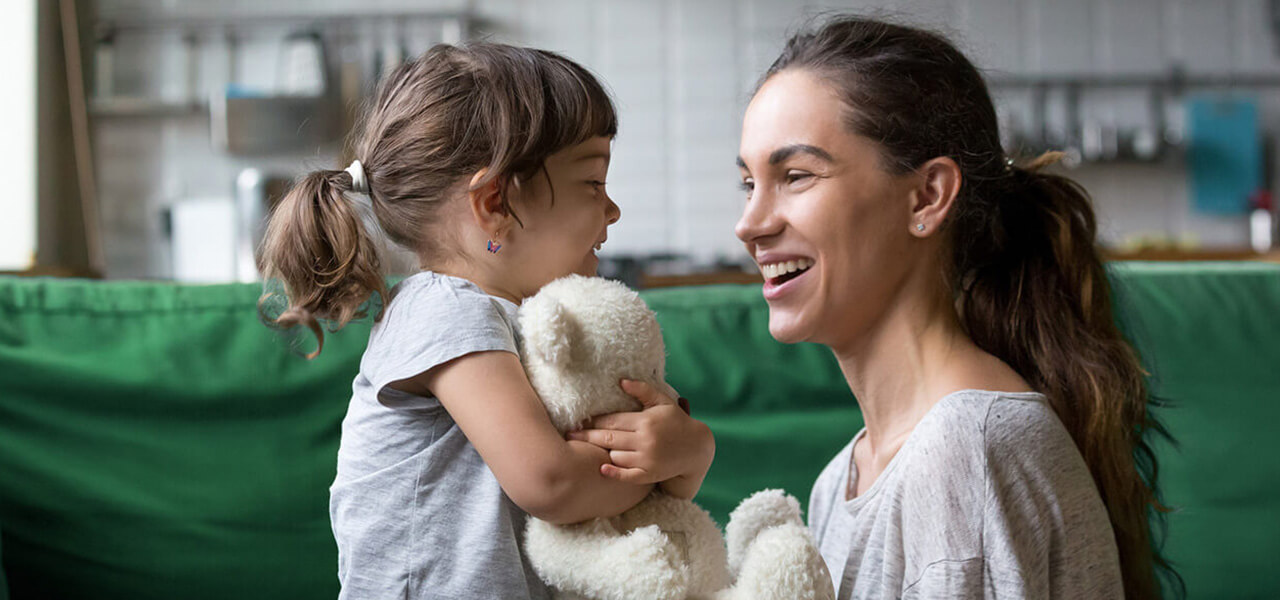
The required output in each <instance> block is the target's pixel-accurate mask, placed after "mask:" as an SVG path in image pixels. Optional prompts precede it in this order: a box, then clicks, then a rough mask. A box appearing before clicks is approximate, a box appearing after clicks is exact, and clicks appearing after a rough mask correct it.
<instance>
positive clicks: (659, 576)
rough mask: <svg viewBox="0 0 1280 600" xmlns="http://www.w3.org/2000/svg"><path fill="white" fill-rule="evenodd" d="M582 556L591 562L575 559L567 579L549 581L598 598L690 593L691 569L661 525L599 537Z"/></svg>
mask: <svg viewBox="0 0 1280 600" xmlns="http://www.w3.org/2000/svg"><path fill="white" fill-rule="evenodd" d="M576 554H577V556H578V557H580V558H583V559H585V560H572V561H569V562H570V563H572V567H573V568H572V569H571V572H569V573H565V577H561V578H558V579H557V580H555V581H551V580H547V579H546V577H544V578H543V580H544V581H547V583H548V584H550V585H551V586H552V587H554V588H556V589H557V590H559V591H560V592H562V593H568V594H578V595H581V596H583V597H586V598H592V599H594V600H652V599H658V600H683V599H684V598H685V597H686V596H688V588H689V571H688V568H687V567H686V566H685V565H684V564H683V563H682V562H681V561H680V560H679V551H678V550H677V549H676V548H675V547H674V546H673V545H672V543H671V541H670V540H669V539H668V538H667V536H666V535H665V534H663V533H662V531H661V530H659V529H658V528H657V527H656V526H649V527H641V528H639V529H636V530H634V531H632V532H630V533H627V534H625V535H622V536H619V537H614V538H611V539H607V540H596V541H595V542H594V543H591V544H590V547H589V548H586V547H579V548H577V549H576ZM534 566H535V568H536V567H537V563H535V564H534ZM539 575H543V572H542V571H539ZM562 595H564V594H562ZM567 597H573V596H567Z"/></svg>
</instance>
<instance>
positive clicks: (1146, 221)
mask: <svg viewBox="0 0 1280 600" xmlns="http://www.w3.org/2000/svg"><path fill="white" fill-rule="evenodd" d="M464 6H469V7H470V8H471V9H472V10H473V11H474V12H475V14H477V15H478V16H479V18H480V23H481V25H482V29H483V32H484V33H485V34H486V35H488V36H489V37H490V38H491V39H494V40H497V41H506V42H512V43H520V44H528V45H533V46H539V47H545V48H549V49H553V50H557V51H560V52H563V53H565V54H567V55H568V56H570V57H572V58H574V59H577V60H579V61H581V62H583V63H584V64H586V65H587V66H589V67H590V68H592V69H593V70H595V71H596V72H597V73H598V74H599V75H600V76H601V77H602V78H603V79H604V80H605V82H606V83H607V85H608V86H609V87H610V88H611V89H612V91H613V93H614V95H615V98H616V100H617V103H618V106H619V109H620V114H621V131H620V134H619V136H618V139H617V141H616V143H615V158H614V163H613V166H612V168H611V173H610V178H609V179H610V191H611V193H612V195H613V196H614V197H615V199H616V200H617V201H618V203H619V204H620V205H621V207H622V211H623V214H624V218H623V220H622V221H621V222H620V223H619V224H618V225H617V226H615V227H614V228H613V230H612V233H611V239H610V242H609V244H608V246H607V247H606V251H607V252H612V253H647V252H657V251H677V252H686V253H690V254H692V255H694V256H695V257H697V258H698V259H699V260H711V259H714V258H717V257H730V258H738V257H739V256H740V254H741V252H740V247H739V244H738V242H737V240H736V239H735V238H734V237H733V233H732V225H733V223H734V222H735V221H736V219H737V217H738V212H739V210H740V209H741V194H740V192H739V191H738V189H737V178H738V177H737V173H736V168H735V167H734V166H733V159H734V156H735V155H736V149H737V143H738V127H739V123H740V119H741V114H742V110H743V109H744V108H745V106H746V103H747V101H748V100H749V94H750V91H751V90H752V88H753V86H754V85H755V82H756V79H757V77H758V76H759V74H760V73H761V72H762V71H763V70H764V69H765V68H766V67H767V66H768V64H769V63H770V62H772V60H773V58H774V57H775V56H776V54H777V52H778V51H779V49H780V48H781V44H782V42H783V40H784V39H785V36H786V34H787V32H788V31H791V30H794V29H795V28H796V27H797V26H798V25H799V24H800V23H801V22H803V21H804V20H805V19H806V18H808V17H810V16H812V15H814V14H817V13H820V12H821V11H825V10H832V9H853V10H858V11H864V12H866V11H871V12H873V13H876V14H888V15H894V16H897V17H898V18H900V19H902V20H906V21H909V22H912V23H916V24H921V25H926V26H932V27H935V28H938V29H940V30H941V31H943V32H945V33H947V34H949V35H951V36H952V37H953V38H954V39H956V40H957V42H958V43H959V44H960V45H961V46H962V47H963V48H965V49H966V50H967V51H969V52H970V54H971V56H972V57H973V58H974V60H975V62H977V63H978V64H979V66H981V67H983V68H984V69H986V70H987V71H988V72H989V73H991V74H993V75H1009V74H1023V73H1038V72H1045V73H1057V74H1065V73H1070V74H1077V73H1105V74H1132V73H1147V74H1158V73H1163V72H1164V70H1165V69H1167V68H1168V67H1169V66H1170V65H1173V64H1183V65H1185V66H1186V68H1188V69H1189V70H1190V72H1192V73H1224V72H1227V73H1230V72H1235V73H1250V74H1271V75H1276V74H1280V59H1277V49H1278V48H1280V46H1278V45H1277V44H1276V41H1275V40H1274V39H1273V36H1272V31H1271V27H1270V24H1269V23H1270V15H1269V5H1268V0H1221V1H1216V0H1215V1H1211V0H1078V1H1077V0H1071V1H1063V0H906V1H896V2H895V1H891V0H849V1H845V2H839V1H826V2H805V3H800V2H791V1H788V0H470V1H463V0H429V1H423V0H364V1H362V2H360V3H359V6H358V9H359V11H361V12H362V13H364V14H377V13H379V12H387V13H396V12H413V11H429V10H450V9H457V8H460V7H464ZM353 10H354V8H353V3H352V2H351V1H350V0H279V1H276V2H271V3H263V2H260V1H255V0H235V1H234V2H223V3H218V4H216V5H215V4H212V3H199V2H193V1H179V0H100V2H99V14H100V15H102V16H105V17H110V16H112V15H124V14H136V13H138V12H145V11H160V12H164V13H168V14H194V15H201V14H212V13H213V12H214V11H235V12H236V13H237V14H243V15H250V16H261V15H279V14H287V13H293V12H298V11H305V12H307V13H308V14H315V15H324V14H339V13H348V12H351V11H353ZM365 34H366V37H370V36H380V34H379V33H378V32H377V31H372V32H365ZM410 35H411V38H412V39H411V40H410V44H409V46H410V49H411V50H412V51H420V50H421V49H422V47H425V44H426V43H427V42H426V41H424V40H419V39H418V38H419V37H421V35H414V34H412V30H410ZM281 36H282V33H280V32H266V33H263V34H260V35H259V36H257V37H251V38H248V39H244V40H242V41H241V52H240V53H239V56H240V58H239V60H238V61H237V62H236V64H235V65H234V67H232V66H231V65H229V64H227V60H226V56H227V53H226V50H225V47H221V49H220V46H219V44H221V43H222V42H221V40H218V39H214V40H208V43H207V44H204V45H203V47H204V50H203V51H202V54H201V55H200V57H199V61H200V62H199V64H200V65H201V68H200V71H201V76H200V78H199V79H198V81H197V85H198V87H199V89H200V90H201V91H202V93H205V92H208V91H209V90H216V89H220V87H221V86H222V85H224V84H225V83H226V79H227V77H228V76H229V75H228V74H229V73H230V72H231V70H232V69H233V68H234V72H235V73H236V76H237V79H238V80H239V82H240V83H245V84H251V85H261V86H268V85H271V83H272V82H273V81H275V80H276V79H277V73H276V72H275V69H276V64H277V54H278V52H279V38H280V37H281ZM152 38H154V39H145V40H134V41H130V42H127V43H122V44H121V48H120V50H119V51H118V52H117V58H116V63H117V70H118V73H117V79H116V81H115V87H116V89H117V90H127V91H130V92H133V91H137V92H139V93H148V94H158V95H159V96H161V97H177V96H181V95H182V94H183V93H184V90H185V89H186V88H185V87H184V86H185V85H186V83H185V80H184V79H183V77H184V75H183V64H184V63H183V62H182V61H183V58H182V54H181V53H180V52H178V51H177V48H176V47H175V45H176V44H179V42H178V41H176V38H175V36H173V35H170V36H169V37H168V38H164V36H152ZM417 42H422V43H417ZM365 45H366V46H369V45H370V43H368V42H366V44H365ZM366 51H367V50H366ZM130 60H132V62H131V63H130V62H129V61H130ZM1278 95H1280V94H1278V93H1277V92H1268V93H1264V94H1262V98H1263V99H1264V101H1265V102H1264V110H1263V115H1264V121H1265V122H1267V123H1268V126H1269V127H1272V131H1275V130H1276V129H1277V128H1280V122H1278V121H1280V98H1277V96H1278ZM1002 97H1004V98H1006V99H1007V101H1008V103H1009V104H1008V105H1007V106H1006V109H1005V110H1003V111H1002V112H1005V113H1008V114H1014V113H1017V112H1018V111H1019V110H1024V109H1025V105H1026V95H1025V94H1022V95H1019V94H1018V93H1017V92H1011V91H1007V92H1004V93H1002ZM1020 98H1021V100H1019V99H1020ZM1019 102H1021V104H1019ZM1145 102H1146V101H1145V97H1144V96H1142V95H1141V94H1134V93H1131V92H1096V93H1092V94H1090V95H1089V99H1088V103H1087V105H1086V109H1085V114H1086V115H1087V116H1088V117H1089V118H1094V119H1098V120H1100V121H1102V122H1106V123H1111V124H1115V125H1125V124H1132V123H1135V122H1138V123H1142V122H1145V121H1146V120H1148V119H1149V115H1148V114H1147V109H1146V104H1145ZM1019 106H1022V109H1019ZM1170 114H1172V115H1173V116H1174V117H1175V118H1176V117H1177V115H1178V114H1179V113H1178V110H1177V108H1176V106H1175V107H1171V109H1170ZM1058 122H1059V123H1060V122H1061V118H1060V117H1059V118H1058ZM1174 124H1175V125H1176V123H1174ZM1060 126H1061V125H1059V127H1060ZM96 134H97V149H98V157H99V165H98V168H99V173H100V177H101V189H102V196H103V198H102V204H103V213H104V217H103V218H104V222H105V225H106V227H107V238H106V246H107V253H108V260H109V269H110V274H111V275H112V276H122V277H165V276H167V275H168V272H167V270H168V269H169V261H168V258H167V256H166V254H165V251H166V250H165V249H166V248H167V245H166V242H165V240H164V238H163V231H162V229H161V228H160V226H159V223H160V220H159V212H160V210H161V209H162V208H163V207H164V206H166V205H167V204H169V203H172V202H176V201H180V199H181V198H183V197H207V196H210V195H217V194H225V195H227V196H230V195H231V193H232V183H233V179H234V176H235V174H236V173H237V172H238V171H239V170H240V169H241V168H244V167H246V166H264V165H263V164H260V163H266V164H265V166H266V167H268V168H270V169H275V170H278V171H281V172H285V173H288V174H291V175H293V174H298V173H300V172H301V171H302V170H303V169H304V168H305V167H317V166H322V167H327V166H330V165H331V164H333V161H334V159H333V156H335V155H336V153H337V146H336V145H335V146H332V147H326V148H319V149H314V150H313V151H311V152H304V153H299V154H297V155H293V156H277V157H273V158H272V159H270V160H253V159H248V158H239V157H228V156H225V155H222V154H221V153H219V152H218V151H216V150H214V149H212V148H211V147H210V145H209V135H208V127H207V122H206V121H204V120H203V119H201V118H199V117H182V118H161V119H113V120H109V121H103V122H99V123H98V124H97V126H96ZM1075 175H1076V176H1078V178H1079V179H1080V180H1081V181H1082V182H1083V183H1084V184H1085V185H1086V186H1087V187H1088V188H1089V189H1090V191H1091V192H1092V193H1093V195H1094V198H1095V201H1096V203H1097V205H1098V208H1099V212H1100V215H1101V222H1102V231H1103V238H1104V240H1106V241H1108V242H1117V241H1122V240H1124V239H1126V238H1129V237H1131V236H1134V235H1154V236H1167V237H1171V238H1175V239H1178V238H1190V239H1196V240H1198V241H1199V242H1201V243H1203V244H1205V245H1230V246H1240V245H1243V244H1244V243H1245V241H1246V240H1245V237H1244V236H1245V232H1246V229H1245V227H1244V221H1243V219H1240V218H1211V217H1205V216H1202V215H1197V214H1195V213H1194V212H1192V211H1191V210H1190V208H1189V202H1188V199H1187V185H1186V181H1185V180H1186V173H1185V171H1184V169H1183V168H1182V166H1181V164H1180V163H1179V162H1178V161H1177V160H1176V159H1174V160H1171V161H1169V162H1166V163H1161V164H1149V165H1132V164H1129V165H1095V166H1088V167H1085V168H1082V169H1080V170H1078V171H1076V172H1075Z"/></svg>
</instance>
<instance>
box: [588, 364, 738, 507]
mask: <svg viewBox="0 0 1280 600" xmlns="http://www.w3.org/2000/svg"><path fill="white" fill-rule="evenodd" d="M621 385H622V391H624V392H626V393H627V394H628V395H630V396H632V397H634V398H635V399H637V400H639V401H640V404H641V405H642V406H643V407H644V408H643V410H641V411H640V412H623V413H614V414H611V415H603V416H601V417H597V418H595V419H593V420H592V421H591V422H590V423H588V424H587V428H585V429H582V430H580V431H572V432H569V434H568V435H567V437H568V438H569V439H571V440H578V441H583V442H589V443H592V444H595V445H596V446H599V447H601V448H604V449H605V450H607V451H609V460H610V461H611V463H612V464H604V465H601V466H600V474H601V475H604V476H605V477H609V478H611V479H616V480H619V481H623V482H627V483H636V484H645V483H659V482H660V483H661V487H662V489H663V491H665V492H667V493H668V494H671V495H672V496H676V497H679V498H686V499H691V498H693V497H694V495H696V494H697V493H698V489H699V488H700V487H702V479H703V478H704V477H705V476H706V474H707V469H709V468H710V467H711V460H712V459H713V458H714V457H715V438H714V437H713V436H712V434H711V429H710V428H708V427H707V426H706V425H705V424H703V423H702V422H701V421H698V420H697V419H694V418H692V417H690V416H689V415H688V413H686V412H685V411H684V410H683V409H681V408H680V407H679V406H678V405H677V402H676V399H675V398H672V397H670V396H668V395H666V394H663V393H661V392H659V391H658V390H656V389H654V387H653V386H651V385H649V384H647V383H644V382H642V381H632V380H628V379H624V380H622V382H621Z"/></svg>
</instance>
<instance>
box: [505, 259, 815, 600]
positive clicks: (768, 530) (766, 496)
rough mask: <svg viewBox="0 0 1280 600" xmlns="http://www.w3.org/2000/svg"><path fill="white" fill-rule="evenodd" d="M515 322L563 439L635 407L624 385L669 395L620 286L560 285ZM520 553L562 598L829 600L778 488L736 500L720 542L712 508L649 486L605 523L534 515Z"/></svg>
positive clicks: (649, 339) (658, 359) (639, 316)
mask: <svg viewBox="0 0 1280 600" xmlns="http://www.w3.org/2000/svg"><path fill="white" fill-rule="evenodd" d="M517 320H518V331H519V332H520V344H521V361H522V362H523V364H524V368H525V371H526V372H527V373H528V376H529V381H530V383H531V384H532V385H533V388H534V390H535V391H536V392H537V393H538V395H539V397H540V398H541V399H542V401H543V403H544V404H545V405H546V409H547V414H548V415H550V417H551V421H552V423H553V424H554V425H555V427H556V428H557V429H558V430H559V431H560V432H561V433H562V434H563V433H565V432H568V431H571V430H574V429H577V428H580V427H582V426H583V425H584V424H585V423H586V422H587V421H588V420H590V419H591V418H593V417H596V416H599V415H604V414H608V413H614V412H622V411H632V410H639V409H640V404H639V402H638V401H637V400H636V399H635V398H632V397H631V396H628V395H627V394H625V393H624V392H623V391H622V390H621V388H620V387H619V385H618V382H619V380H621V379H623V378H627V379H634V380H638V381H645V382H648V383H649V384H651V385H654V386H656V387H657V388H658V389H661V390H665V391H667V392H668V393H669V395H671V396H673V397H674V396H675V395H676V394H675V393H674V390H672V389H671V388H670V386H668V385H667V384H666V373H665V368H666V351H665V348H664V346H663V341H662V331H661V330H660V329H659V327H658V322H657V319H656V318H655V316H654V314H653V312H652V311H651V310H650V309H649V307H648V306H647V305H646V304H645V303H644V300H642V299H641V298H640V296H639V294H637V293H636V292H634V291H632V290H631V289H629V288H627V287H626V286H625V285H623V284H622V283H619V282H616V281H610V280H606V279H602V278H598V277H584V276H581V275H570V276H568V277H565V278H562V279H558V280H556V281H553V282H551V283H549V284H547V285H546V286H544V287H543V288H542V289H541V290H539V291H538V293H537V294H535V295H534V296H532V297H530V298H528V299H526V300H525V301H524V302H523V303H522V304H521V306H520V309H519V312H518V318H517ZM726 542H727V543H726ZM524 547H525V553H526V555H527V556H528V559H529V562H530V564H531V565H532V566H533V569H534V571H535V572H537V574H538V576H539V577H540V578H541V579H542V580H543V581H544V582H546V583H547V584H548V585H549V586H551V588H552V589H553V590H554V592H555V597H556V598H560V599H566V600H567V599H573V600H586V599H590V600H652V599H658V600H683V599H704V600H747V599H752V600H769V599H778V600H782V599H786V600H810V599H812V600H827V599H830V598H834V596H835V594H834V592H833V590H832V586H831V577H830V575H829V574H828V572H827V568H826V565H825V563H824V562H823V560H822V557H821V555H820V554H819V553H818V551H817V549H816V548H815V547H814V545H813V542H812V540H811V539H810V537H809V534H808V530H807V529H806V528H805V526H804V523H803V521H802V520H801V517H800V505H799V503H798V502H797V501H796V499H795V498H792V497H791V496H788V495H786V494H784V493H783V492H781V491H780V490H765V491H761V492H757V493H756V494H754V495H752V496H751V497H750V498H748V499H746V500H745V501H743V502H742V503H741V504H740V505H739V506H738V507H737V509H735V510H734V511H733V513H732V514H731V515H730V520H729V524H728V526H727V527H726V528H725V535H723V536H722V535H721V533H720V530H719V527H718V526H717V525H716V522H715V521H714V520H713V519H712V518H711V515H710V514H709V513H707V511H705V510H703V509H702V508H700V507H699V506H698V505H697V504H695V503H694V502H692V501H690V500H682V499H679V498H675V497H673V496H670V495H667V494H665V493H663V492H662V491H660V490H658V489H657V488H655V490H654V491H653V492H652V493H650V494H649V496H647V497H646V498H645V499H644V500H642V501H641V502H640V503H639V504H637V505H636V506H634V507H632V508H631V509H629V510H627V511H625V512H623V513H622V514H620V515H617V516H615V517H612V518H599V519H592V520H589V521H586V522H583V523H576V524H572V525H555V524H552V523H548V522H545V521H542V520H540V519H537V518H532V517H531V518H530V519H529V521H528V524H527V526H526V530H525V540H524Z"/></svg>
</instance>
